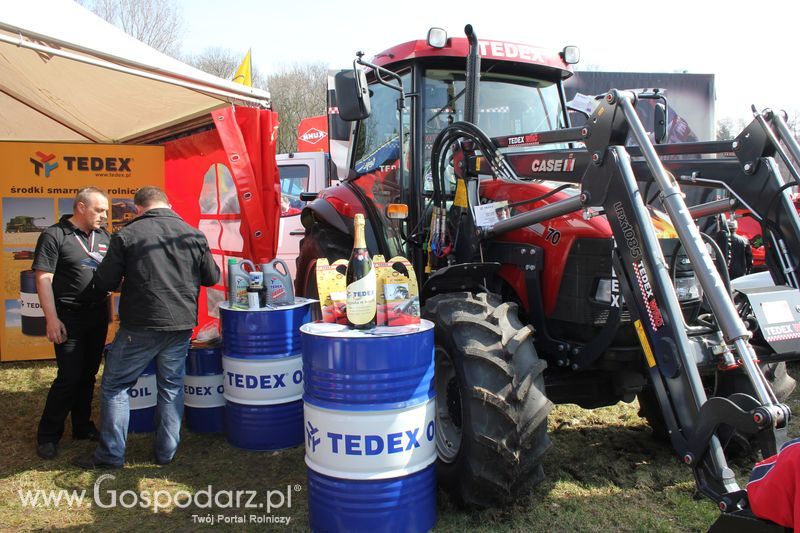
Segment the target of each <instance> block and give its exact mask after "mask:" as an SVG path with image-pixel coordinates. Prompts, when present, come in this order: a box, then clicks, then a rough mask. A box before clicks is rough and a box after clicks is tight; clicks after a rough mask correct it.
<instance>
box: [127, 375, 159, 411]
mask: <svg viewBox="0 0 800 533" xmlns="http://www.w3.org/2000/svg"><path fill="white" fill-rule="evenodd" d="M128 396H130V404H131V409H147V408H148V407H155V406H156V402H157V400H158V386H157V384H156V377H155V375H150V376H142V377H140V378H139V379H138V380H136V385H134V386H133V387H131V388H130V389H128Z"/></svg>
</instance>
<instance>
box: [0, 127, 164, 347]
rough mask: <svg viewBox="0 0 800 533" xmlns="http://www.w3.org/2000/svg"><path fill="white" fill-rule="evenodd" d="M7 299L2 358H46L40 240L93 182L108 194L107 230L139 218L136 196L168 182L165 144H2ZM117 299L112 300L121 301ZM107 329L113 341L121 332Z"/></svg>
mask: <svg viewBox="0 0 800 533" xmlns="http://www.w3.org/2000/svg"><path fill="white" fill-rule="evenodd" d="M0 176H2V179H0V197H1V198H2V203H1V204H0V218H2V233H0V243H1V244H2V253H3V262H2V265H3V268H2V277H3V285H2V286H0V297H2V300H3V306H2V311H0V313H1V315H0V316H1V317H2V327H0V359H2V360H3V361H14V360H27V359H48V358H52V357H53V356H54V354H53V346H52V343H50V342H49V341H48V340H47V337H46V336H45V324H44V313H43V312H42V310H41V308H40V307H39V298H38V296H37V294H36V283H35V276H34V272H33V271H32V270H31V265H32V263H33V252H34V249H35V248H36V241H37V239H38V238H39V235H41V233H42V231H44V230H45V229H46V228H47V227H48V226H51V225H53V224H55V223H56V222H57V221H58V219H59V218H61V215H65V214H70V213H72V203H73V200H74V198H75V194H76V193H77V192H78V190H80V189H81V188H83V187H87V186H89V185H93V186H95V187H100V188H101V189H104V190H105V191H106V192H107V193H108V200H109V214H108V225H109V228H108V229H109V231H112V232H113V231H116V230H118V229H119V228H121V227H122V226H123V225H124V224H125V223H126V222H128V221H130V220H132V219H133V218H134V217H135V216H136V210H135V209H134V207H133V195H134V193H135V192H136V190H137V189H139V188H140V187H143V186H144V185H155V186H157V187H163V185H164V149H163V148H162V147H159V146H128V145H115V144H61V143H39V142H0ZM117 298H118V296H115V297H114V303H115V304H116V301H117ZM116 323H117V321H116V320H115V321H114V323H112V324H111V325H110V327H109V339H111V338H112V336H113V334H114V332H115V331H116Z"/></svg>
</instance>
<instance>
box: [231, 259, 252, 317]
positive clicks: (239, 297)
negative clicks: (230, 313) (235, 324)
mask: <svg viewBox="0 0 800 533" xmlns="http://www.w3.org/2000/svg"><path fill="white" fill-rule="evenodd" d="M244 265H249V266H250V270H251V271H253V270H255V265H253V262H252V261H250V260H248V259H242V260H241V261H237V259H236V258H235V257H230V258H228V304H229V305H230V306H231V309H233V308H238V309H247V308H248V303H247V288H248V287H249V286H250V275H249V274H248V273H247V270H245V269H244Z"/></svg>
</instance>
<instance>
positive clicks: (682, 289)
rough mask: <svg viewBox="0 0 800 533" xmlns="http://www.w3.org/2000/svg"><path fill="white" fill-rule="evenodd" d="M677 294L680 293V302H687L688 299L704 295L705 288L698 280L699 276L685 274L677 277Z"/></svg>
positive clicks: (696, 298) (695, 298) (697, 298)
mask: <svg viewBox="0 0 800 533" xmlns="http://www.w3.org/2000/svg"><path fill="white" fill-rule="evenodd" d="M675 294H677V295H678V301H679V302H686V301H688V300H699V299H700V298H702V297H703V288H702V287H701V286H700V282H699V281H698V280H697V276H695V275H694V274H692V275H691V276H685V277H681V278H675Z"/></svg>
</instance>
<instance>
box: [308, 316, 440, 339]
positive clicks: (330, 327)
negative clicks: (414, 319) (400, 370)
mask: <svg viewBox="0 0 800 533" xmlns="http://www.w3.org/2000/svg"><path fill="white" fill-rule="evenodd" d="M430 329H433V322H431V321H430V320H425V319H422V320H421V321H420V323H419V324H409V325H406V326H377V327H374V328H372V329H351V328H350V327H349V326H347V325H345V324H332V323H329V322H309V323H308V324H303V325H302V326H300V331H301V332H302V333H305V334H307V335H317V336H319V337H336V338H348V339H369V338H372V337H397V336H401V335H414V334H416V333H423V332H425V331H428V330H430Z"/></svg>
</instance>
